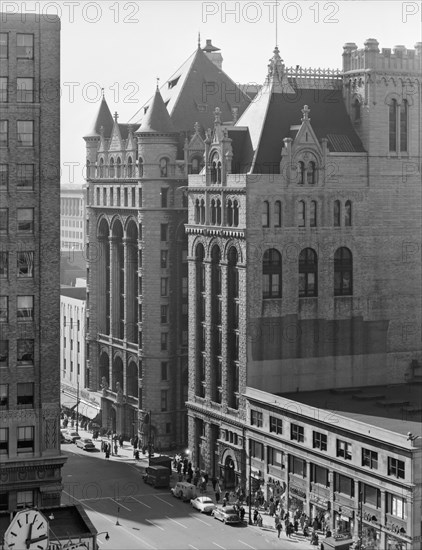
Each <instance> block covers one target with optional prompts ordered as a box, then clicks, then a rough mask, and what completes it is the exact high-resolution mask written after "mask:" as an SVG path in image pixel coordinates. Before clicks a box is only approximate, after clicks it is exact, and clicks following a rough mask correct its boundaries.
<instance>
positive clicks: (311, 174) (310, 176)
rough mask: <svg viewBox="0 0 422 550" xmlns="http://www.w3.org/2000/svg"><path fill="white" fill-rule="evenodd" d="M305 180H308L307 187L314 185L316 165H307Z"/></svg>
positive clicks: (311, 163) (310, 163) (312, 163)
mask: <svg viewBox="0 0 422 550" xmlns="http://www.w3.org/2000/svg"><path fill="white" fill-rule="evenodd" d="M307 179H308V185H315V181H316V164H315V162H313V161H311V162H309V163H308V170H307Z"/></svg>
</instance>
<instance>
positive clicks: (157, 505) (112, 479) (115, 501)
mask: <svg viewBox="0 0 422 550" xmlns="http://www.w3.org/2000/svg"><path fill="white" fill-rule="evenodd" d="M80 434H81V435H82V437H90V434H89V433H86V432H83V431H81V430H80ZM96 446H97V451H96V452H87V451H84V450H82V449H80V448H78V447H76V445H74V444H64V445H62V451H63V452H64V453H65V454H67V455H68V456H69V459H68V461H67V463H66V464H65V466H64V468H63V470H62V475H63V484H64V490H63V494H62V503H63V504H74V503H79V504H81V505H82V506H83V507H84V509H85V511H86V513H87V514H88V516H89V517H90V519H91V521H92V523H93V524H94V525H95V527H96V529H97V530H98V531H99V532H102V531H106V532H108V533H109V536H110V539H109V540H108V541H106V540H105V534H102V535H99V536H98V543H99V547H100V549H101V550H109V549H114V550H120V549H122V550H123V549H124V550H126V549H127V550H131V549H137V550H143V549H145V550H167V549H168V550H171V549H177V550H178V549H191V550H209V549H213V550H216V549H222V550H238V549H242V550H247V549H253V550H261V549H262V550H267V549H274V548H279V549H283V550H284V549H286V550H289V549H293V548H295V549H296V550H301V549H305V548H306V549H308V550H310V549H311V548H314V547H312V546H311V545H310V544H309V540H306V539H305V540H303V537H299V536H298V535H293V536H292V538H291V539H288V538H287V537H286V535H285V534H284V533H282V534H281V536H280V538H277V532H276V531H275V529H274V524H273V519H272V518H270V517H269V516H264V524H263V527H262V528H260V527H257V526H250V525H248V524H247V522H245V523H244V524H241V525H224V524H223V523H221V522H220V521H218V520H216V519H214V518H213V517H211V516H208V515H204V514H200V513H199V512H198V511H196V510H194V509H193V508H192V507H191V505H190V503H184V502H181V501H180V500H178V499H176V498H174V497H173V495H172V494H171V493H170V491H169V490H168V489H154V488H153V487H151V486H149V485H146V484H145V483H144V482H143V480H142V474H143V472H144V469H145V466H146V465H147V457H146V456H145V457H143V456H142V455H141V457H142V458H141V459H140V460H139V461H135V459H134V458H133V453H132V447H131V446H130V445H129V444H128V443H126V444H125V445H124V447H123V448H122V449H119V450H118V456H112V457H110V458H109V459H106V458H105V455H104V453H102V452H101V451H100V450H99V449H100V441H98V442H96ZM175 481H176V474H174V475H173V479H172V484H174V483H175ZM207 494H208V495H209V496H210V497H213V491H212V487H211V485H210V486H209V487H208V491H207ZM247 519H248V514H246V516H245V520H247Z"/></svg>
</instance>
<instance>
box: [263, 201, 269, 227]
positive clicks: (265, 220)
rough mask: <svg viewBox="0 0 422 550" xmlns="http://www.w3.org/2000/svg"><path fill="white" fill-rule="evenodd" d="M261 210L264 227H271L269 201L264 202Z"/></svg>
mask: <svg viewBox="0 0 422 550" xmlns="http://www.w3.org/2000/svg"><path fill="white" fill-rule="evenodd" d="M261 208H262V213H261V218H262V227H270V203H269V202H268V201H264V202H263V203H262V206H261Z"/></svg>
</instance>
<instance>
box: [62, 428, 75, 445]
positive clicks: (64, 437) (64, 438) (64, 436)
mask: <svg viewBox="0 0 422 550" xmlns="http://www.w3.org/2000/svg"><path fill="white" fill-rule="evenodd" d="M60 443H73V439H72V438H71V437H70V436H69V434H68V433H67V432H66V431H65V430H62V431H61V432H60Z"/></svg>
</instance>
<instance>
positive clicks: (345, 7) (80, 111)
mask: <svg viewBox="0 0 422 550" xmlns="http://www.w3.org/2000/svg"><path fill="white" fill-rule="evenodd" d="M278 3H279V6H278V8H277V12H278V16H277V22H278V25H277V26H278V46H279V49H280V55H281V57H282V58H283V59H284V62H285V64H286V65H287V66H292V65H301V66H305V67H314V68H317V67H321V68H322V67H329V68H341V66H342V52H343V45H344V44H345V43H346V42H355V43H356V44H357V46H358V48H362V47H363V44H364V42H365V40H366V39H367V38H376V39H377V40H378V41H379V47H380V48H393V47H394V46H395V45H398V44H403V45H404V46H406V47H407V48H413V47H414V45H415V43H416V42H417V41H420V40H421V4H420V2H412V1H409V2H404V1H400V2H397V1H395V0H388V1H382V0H380V1H371V0H368V1H357V0H356V1H355V0H346V1H335V2H331V1H320V2H317V1H314V0H307V1H302V2H285V1H281V0H279V2H278ZM0 4H1V11H6V10H7V11H22V12H25V11H30V10H33V9H34V8H36V10H37V11H38V12H40V13H42V14H48V13H52V14H58V15H60V16H61V21H62V32H61V81H62V105H61V164H62V178H61V182H62V183H82V182H83V176H82V173H83V172H82V166H83V164H84V159H85V142H84V141H83V139H82V136H83V135H84V134H85V133H86V132H87V131H88V130H89V128H90V126H91V123H92V121H93V119H94V118H95V115H96V112H97V110H98V106H99V102H100V99H101V92H100V89H101V88H102V87H103V88H104V89H105V95H106V99H107V102H108V105H109V107H110V110H111V111H112V113H114V111H115V110H117V111H118V113H119V121H120V122H127V121H128V120H129V119H130V118H131V117H132V116H133V115H134V113H135V112H136V111H137V110H138V109H139V107H140V106H141V105H142V104H143V103H144V102H145V101H146V100H148V99H149V97H150V96H151V95H152V93H153V92H154V89H155V86H156V77H160V79H161V83H163V82H164V81H165V80H166V79H167V78H168V77H169V76H170V75H171V74H172V73H173V72H174V71H175V70H176V69H177V68H178V67H179V66H180V65H181V64H182V63H183V62H184V61H185V60H186V59H187V57H189V56H190V55H191V54H192V53H193V51H194V50H195V49H196V48H197V41H198V32H200V33H201V45H202V46H204V45H205V39H207V38H211V39H212V43H213V44H214V45H215V46H218V47H219V48H221V53H222V55H223V59H224V61H223V69H224V71H225V72H226V73H227V74H228V75H229V76H230V77H231V78H232V79H233V80H234V81H235V82H240V83H247V82H258V83H262V82H263V80H264V79H265V76H266V71H267V64H268V60H269V58H270V57H271V56H272V51H273V49H274V45H275V41H276V38H275V37H276V25H275V17H274V15H275V8H274V5H275V1H274V0H268V1H265V0H259V1H249V0H247V1H225V2H223V1H204V2H201V1H198V0H190V1H187V0H158V1H157V0H149V1H137V0H134V1H125V0H123V1H116V0H113V1H107V0H106V1H104V0H97V1H96V2H94V1H89V0H79V1H77V0H76V1H73V0H68V1H63V2H54V1H49V2H44V1H39V2H14V1H12V2H6V1H2V2H0ZM69 163H78V165H77V168H75V173H74V174H73V177H72V174H71V169H70V168H69V167H68V166H69ZM72 180H73V181H72Z"/></svg>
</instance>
